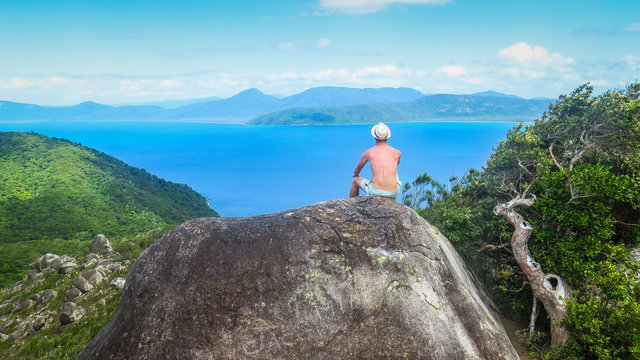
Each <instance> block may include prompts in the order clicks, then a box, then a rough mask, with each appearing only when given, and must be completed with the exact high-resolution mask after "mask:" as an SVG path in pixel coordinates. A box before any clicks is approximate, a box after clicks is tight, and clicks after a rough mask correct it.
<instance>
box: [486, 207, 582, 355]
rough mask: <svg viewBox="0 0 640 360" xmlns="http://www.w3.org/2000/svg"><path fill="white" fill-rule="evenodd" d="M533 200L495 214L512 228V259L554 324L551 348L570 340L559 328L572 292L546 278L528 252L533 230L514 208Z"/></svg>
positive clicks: (558, 281) (556, 280)
mask: <svg viewBox="0 0 640 360" xmlns="http://www.w3.org/2000/svg"><path fill="white" fill-rule="evenodd" d="M533 202H534V199H523V198H520V197H519V196H518V197H516V198H515V199H513V200H511V201H509V202H508V203H506V204H499V205H497V206H496V207H495V208H494V209H493V212H494V213H495V214H496V215H500V216H502V217H504V218H505V219H507V221H509V223H511V225H513V228H514V231H513V235H512V236H511V249H512V251H513V256H514V258H515V259H516V262H517V263H518V266H520V269H522V271H523V272H524V275H525V276H526V277H527V280H528V281H529V285H530V286H531V290H532V292H533V295H534V296H535V297H536V298H537V299H538V300H539V301H540V302H541V303H542V305H543V306H544V308H545V310H546V311H547V314H549V318H550V320H551V345H555V346H559V347H561V346H564V345H566V344H567V341H568V340H569V332H568V331H567V330H566V329H565V328H564V327H562V326H560V325H558V323H559V322H560V320H562V318H563V317H564V316H565V315H566V313H567V308H566V305H565V302H564V299H568V298H570V296H571V288H570V286H569V284H568V283H566V282H565V281H564V280H562V278H561V277H560V276H558V275H555V274H545V273H544V272H543V271H542V269H541V268H540V264H538V263H537V262H535V260H534V259H533V258H532V257H531V253H530V252H529V247H528V245H527V244H528V242H529V237H530V236H531V233H532V232H533V228H532V227H531V225H530V224H529V223H528V222H526V221H525V220H524V219H523V218H522V216H521V215H520V214H518V213H517V212H516V211H515V210H514V208H515V207H516V206H519V205H524V206H531V205H533Z"/></svg>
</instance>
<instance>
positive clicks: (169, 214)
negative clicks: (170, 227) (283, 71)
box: [0, 132, 217, 287]
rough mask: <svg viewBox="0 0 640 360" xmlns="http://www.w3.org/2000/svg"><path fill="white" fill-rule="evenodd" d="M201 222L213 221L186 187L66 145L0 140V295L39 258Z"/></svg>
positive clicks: (41, 139)
mask: <svg viewBox="0 0 640 360" xmlns="http://www.w3.org/2000/svg"><path fill="white" fill-rule="evenodd" d="M203 216H217V213H216V212H215V211H214V210H212V209H211V208H209V206H208V205H207V202H206V200H205V199H204V198H203V197H202V196H201V195H200V194H198V193H197V192H195V191H193V190H192V189H191V188H189V187H188V186H186V185H181V184H175V183H171V182H168V181H165V180H162V179H160V178H158V177H156V176H153V175H151V174H149V173H147V172H146V171H145V170H142V169H138V168H134V167H131V166H128V165H126V164H125V163H123V162H122V161H120V160H118V159H115V158H113V157H111V156H109V155H106V154H104V153H101V152H99V151H96V150H93V149H90V148H87V147H84V146H82V145H80V144H75V143H72V142H69V141H67V140H63V139H56V138H49V137H46V136H43V135H39V134H34V133H17V132H0V255H1V256H0V287H4V286H7V285H9V284H11V283H13V282H15V281H16V280H17V279H19V278H22V276H23V275H24V274H25V273H26V271H27V267H28V264H29V262H31V261H33V260H34V259H35V258H37V257H38V256H39V255H40V254H42V253H44V252H58V253H65V254H70V255H75V254H77V252H78V250H77V249H79V248H84V245H83V246H80V245H81V244H85V243H87V242H88V241H90V240H91V239H92V238H93V236H94V235H96V234H97V233H103V234H105V235H107V236H124V235H129V234H137V233H141V232H145V231H148V230H151V229H157V228H161V227H163V226H165V225H167V224H178V223H180V222H182V221H184V220H187V219H191V218H195V217H203Z"/></svg>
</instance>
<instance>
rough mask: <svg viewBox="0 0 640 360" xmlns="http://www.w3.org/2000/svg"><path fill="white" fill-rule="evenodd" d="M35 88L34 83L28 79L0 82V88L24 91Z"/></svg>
mask: <svg viewBox="0 0 640 360" xmlns="http://www.w3.org/2000/svg"><path fill="white" fill-rule="evenodd" d="M31 86H33V82H32V81H30V80H27V79H22V78H14V79H11V80H8V81H7V80H0V88H4V89H24V88H28V87H31Z"/></svg>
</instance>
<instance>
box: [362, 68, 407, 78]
mask: <svg viewBox="0 0 640 360" xmlns="http://www.w3.org/2000/svg"><path fill="white" fill-rule="evenodd" d="M410 74H411V70H409V69H407V68H399V67H397V66H395V65H382V66H371V67H366V68H362V69H359V70H357V71H356V72H355V75H356V76H358V77H399V76H409V75H410Z"/></svg>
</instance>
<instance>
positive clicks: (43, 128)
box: [0, 122, 515, 216]
mask: <svg viewBox="0 0 640 360" xmlns="http://www.w3.org/2000/svg"><path fill="white" fill-rule="evenodd" d="M389 125H390V126H389V127H390V128H391V132H392V136H391V139H390V140H389V144H390V145H391V146H394V147H396V148H397V149H399V150H400V151H402V160H401V163H400V167H399V174H400V179H401V180H402V181H409V182H410V181H413V180H414V179H415V178H416V177H417V176H418V175H420V174H422V173H423V172H425V171H426V172H428V173H429V174H430V175H431V176H433V177H434V178H435V179H437V180H438V181H440V182H448V179H449V178H450V177H451V176H462V175H464V174H465V172H466V171H467V170H468V169H469V168H470V167H473V168H476V169H479V168H480V167H481V166H482V165H484V163H485V162H486V160H487V157H488V156H489V155H490V154H491V151H492V146H494V145H495V144H496V143H497V142H498V141H500V140H502V139H504V138H505V136H506V132H507V130H508V129H510V128H512V127H513V126H514V125H515V124H514V123H402V124H389ZM370 128H371V125H337V126H336V125H333V126H242V125H220V124H203V123H160V122H151V123H150V122H144V123H143V122H110V123H21V124H1V123H0V131H34V132H38V133H42V134H45V135H49V136H55V137H60V138H66V139H69V140H71V141H74V142H79V143H82V144H83V145H86V146H88V147H91V148H95V149H98V150H100V151H103V152H105V153H107V154H109V155H112V156H115V157H116V158H118V159H121V160H123V161H124V162H126V163H128V164H130V165H132V166H136V167H140V168H144V169H146V170H147V171H148V172H150V173H152V174H154V175H157V176H159V177H161V178H164V179H166V180H170V181H173V182H177V183H183V184H187V185H189V186H191V187H192V188H193V189H195V190H196V191H198V192H200V193H201V194H203V195H204V196H205V197H207V198H208V199H209V202H210V203H211V207H213V208H214V209H215V210H217V211H218V212H219V213H220V214H221V215H222V216H250V215H257V214H264V213H270V212H275V211H281V210H287V209H291V208H297V207H300V206H304V205H308V204H312V203H315V202H319V201H326V200H332V199H337V198H344V197H348V194H349V187H350V185H351V176H352V174H353V168H354V167H355V166H356V164H357V163H358V160H359V159H360V155H362V153H363V152H364V151H365V150H366V149H367V148H369V147H371V146H373V145H374V144H375V142H374V140H373V138H372V137H371V134H370ZM363 174H364V175H363V176H365V177H368V176H369V175H370V172H369V170H368V166H367V169H366V171H363ZM400 197H401V196H398V199H400Z"/></svg>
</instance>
